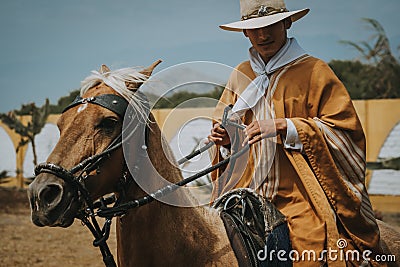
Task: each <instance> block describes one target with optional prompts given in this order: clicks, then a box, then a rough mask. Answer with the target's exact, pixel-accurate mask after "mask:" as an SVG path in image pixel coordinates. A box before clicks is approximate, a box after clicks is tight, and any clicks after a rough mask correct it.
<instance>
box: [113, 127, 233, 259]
mask: <svg viewBox="0 0 400 267" xmlns="http://www.w3.org/2000/svg"><path fill="white" fill-rule="evenodd" d="M159 131H160V130H159V128H158V126H156V125H153V127H152V128H151V133H150V139H149V142H148V143H149V147H148V155H149V158H150V160H151V162H152V164H153V166H154V167H155V169H156V170H157V171H158V173H159V174H161V175H162V176H163V177H164V178H165V179H166V180H168V181H170V182H176V181H178V180H179V179H182V177H181V174H180V171H179V170H178V169H177V168H175V167H174V166H172V165H171V164H170V163H169V161H168V160H167V158H166V156H165V155H164V154H163V153H162V151H163V148H162V144H161V143H162V139H161V138H160V132H159ZM164 151H165V150H164ZM166 153H169V152H166ZM140 175H142V176H143V177H146V179H151V178H152V177H150V176H154V175H157V174H155V172H154V169H153V170H147V171H146V173H145V172H142V171H140ZM134 191H136V192H134ZM140 194H143V192H141V191H140V189H139V188H138V187H136V188H132V189H131V191H130V192H128V196H130V198H133V197H134V196H136V197H137V196H138V195H140ZM173 194H175V196H176V199H180V200H182V201H184V202H185V203H188V202H190V201H192V197H191V196H188V195H187V194H184V193H182V192H175V193H173ZM117 237H118V258H119V261H120V265H121V266H133V265H135V266H207V265H211V264H210V261H212V262H214V263H215V262H220V261H226V259H227V258H230V260H228V262H229V261H232V259H234V256H233V252H232V250H231V247H230V245H229V241H228V239H227V237H226V234H225V230H224V228H223V224H222V221H221V220H220V219H219V218H218V215H217V214H216V213H214V212H209V211H208V210H206V209H204V208H201V207H191V208H183V207H177V206H174V205H168V204H164V203H161V202H159V201H154V202H152V203H151V204H148V205H146V206H143V207H140V208H137V209H135V210H131V211H130V212H129V213H128V214H127V215H126V216H124V217H123V218H121V219H120V220H119V221H118V224H117ZM229 264H230V265H231V266H232V262H230V263H229ZM221 266H223V265H221Z"/></svg>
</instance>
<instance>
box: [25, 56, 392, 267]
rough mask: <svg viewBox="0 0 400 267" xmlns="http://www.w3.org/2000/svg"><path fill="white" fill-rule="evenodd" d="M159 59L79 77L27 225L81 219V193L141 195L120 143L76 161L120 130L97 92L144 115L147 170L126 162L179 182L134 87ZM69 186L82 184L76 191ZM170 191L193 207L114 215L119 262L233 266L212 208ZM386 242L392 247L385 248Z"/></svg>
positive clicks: (387, 234) (388, 234) (33, 190)
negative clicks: (96, 158)
mask: <svg viewBox="0 0 400 267" xmlns="http://www.w3.org/2000/svg"><path fill="white" fill-rule="evenodd" d="M158 63H159V61H157V62H155V63H154V64H153V65H151V66H150V67H149V68H147V69H144V70H142V71H141V72H138V71H134V70H132V69H124V70H120V71H114V72H111V71H110V70H109V69H108V68H107V67H105V66H102V68H101V70H100V72H98V73H95V74H93V75H92V76H89V77H88V78H86V79H85V81H83V84H82V90H81V95H82V99H81V100H79V101H78V102H75V104H73V105H72V106H70V107H68V108H67V110H66V111H65V112H64V113H63V114H62V116H61V117H60V119H59V121H58V128H59V130H60V140H59V142H58V143H57V145H56V147H55V149H54V150H53V152H52V153H51V155H50V156H49V157H48V160H47V161H48V162H51V164H47V165H44V166H42V167H41V170H40V171H39V172H38V175H37V177H36V178H35V180H34V182H33V183H32V184H31V185H30V187H29V191H28V194H29V198H30V203H31V209H32V221H33V223H34V224H36V225H38V226H60V227H68V226H70V225H71V224H72V223H73V221H74V219H75V218H77V217H79V218H80V215H79V214H80V212H81V210H82V209H84V208H85V201H84V199H88V198H90V199H93V200H95V199H98V198H100V197H102V196H104V195H106V194H108V193H112V192H115V193H117V196H118V197H121V198H122V197H124V198H125V201H129V200H132V199H136V198H138V197H141V196H144V195H146V193H145V192H144V191H143V190H142V189H141V188H140V187H139V186H138V185H137V184H136V183H135V182H127V181H129V180H131V179H132V177H130V174H129V172H127V169H126V164H125V160H124V153H123V150H122V148H121V147H117V148H116V149H113V150H109V151H108V153H107V158H106V159H105V160H102V161H101V162H100V164H97V166H96V168H89V169H83V170H82V168H84V164H83V162H87V160H88V159H93V155H99V154H101V153H102V151H104V150H107V149H108V148H109V145H110V143H113V140H116V139H118V136H119V135H120V133H121V131H122V128H123V127H122V121H123V120H122V119H123V118H122V117H123V112H122V113H119V112H121V110H119V109H118V108H117V109H113V108H112V107H111V108H110V105H111V106H112V105H113V104H116V103H117V102H118V101H119V99H118V98H113V97H109V99H111V103H112V104H110V103H108V104H107V103H103V102H104V101H103V100H104V99H103V98H104V97H103V96H104V95H114V96H123V97H124V98H126V99H127V100H129V101H130V103H133V104H134V105H135V106H136V108H137V112H138V114H139V115H138V116H136V119H137V120H139V121H140V120H143V119H144V120H146V124H147V127H148V129H149V130H148V131H147V133H148V134H147V136H146V137H147V142H146V146H147V155H148V160H150V161H151V162H150V163H151V165H152V166H154V168H147V167H146V166H145V165H146V164H145V163H149V162H145V163H143V162H140V159H138V158H135V153H131V155H132V157H133V158H130V159H129V160H132V161H139V163H138V167H139V168H140V175H141V176H142V177H149V178H150V177H152V176H154V175H160V176H162V177H163V178H164V179H165V180H167V181H169V182H171V183H175V182H178V181H180V180H182V176H181V173H180V171H179V169H178V168H177V167H176V166H175V165H174V164H173V163H171V162H170V159H171V155H169V154H170V153H171V152H170V151H169V150H168V149H166V147H167V146H165V143H164V142H165V141H164V139H163V138H162V134H161V131H160V129H159V127H158V125H157V124H156V123H155V122H154V118H153V116H152V114H151V113H150V114H149V115H148V118H147V115H146V118H143V117H140V113H141V112H142V111H143V103H142V102H141V100H140V99H138V98H137V96H136V93H135V92H136V90H137V89H138V88H139V86H140V85H141V84H142V83H143V82H144V81H145V80H146V79H147V78H148V77H149V76H150V75H151V73H152V71H153V69H154V68H155V67H156V65H158ZM95 99H97V100H95ZM102 99H103V100H102ZM102 101H103V102H102ZM90 102H93V103H94V104H90ZM137 123H139V122H137ZM137 132H138V134H134V136H132V137H130V140H131V142H132V144H131V145H130V149H132V151H133V152H135V151H139V152H138V154H140V149H141V145H142V144H143V139H144V138H145V136H143V135H141V134H140V131H137ZM138 147H139V148H138ZM79 163H81V164H79ZM72 169H75V170H78V171H76V172H79V171H81V174H82V173H84V176H81V177H80V178H82V181H83V182H82V183H79V184H78V183H77V182H76V183H71V181H70V179H71V177H70V176H69V174H68V171H66V170H72ZM155 180H156V181H157V179H155ZM164 185H165V184H164V183H162V182H160V183H159V184H155V185H153V186H154V188H161V187H163V186H164ZM75 187H82V188H83V189H84V190H83V189H82V188H81V189H82V190H76V188H75ZM121 187H123V190H122V191H121ZM77 192H80V194H78V193H77ZM82 192H88V195H81V194H82ZM122 195H124V196H122ZM173 195H174V197H175V198H177V199H180V200H183V201H184V202H185V203H192V204H193V205H189V206H191V207H186V208H181V207H176V206H173V205H167V204H165V203H163V202H161V201H153V202H151V203H150V204H148V205H146V206H143V207H140V208H137V209H132V210H130V211H129V212H128V213H126V214H125V215H124V216H121V217H120V218H118V219H117V251H118V255H117V256H118V265H119V266H238V262H237V260H236V258H235V254H234V252H233V250H232V247H231V245H230V242H229V240H228V237H227V234H226V231H225V228H224V225H223V222H222V220H221V219H220V217H219V216H218V214H217V212H215V211H212V210H210V209H207V208H204V207H198V206H196V204H195V200H194V198H193V197H192V196H190V195H189V194H184V193H182V192H179V191H178V192H174V194H173ZM380 227H381V231H382V239H383V240H384V241H385V242H384V243H385V244H384V245H385V248H386V253H387V254H391V252H390V250H391V251H392V252H395V251H396V252H397V254H398V251H399V249H398V246H399V244H398V243H397V244H396V243H395V242H394V241H395V240H399V238H398V236H397V237H396V235H395V234H394V232H393V231H392V230H391V229H390V228H387V227H386V226H385V225H384V224H380ZM386 244H387V245H389V246H391V247H390V249H389V248H388V247H387V246H386ZM396 245H397V247H395V246H396ZM397 257H399V255H397Z"/></svg>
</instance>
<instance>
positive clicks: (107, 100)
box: [62, 94, 129, 118]
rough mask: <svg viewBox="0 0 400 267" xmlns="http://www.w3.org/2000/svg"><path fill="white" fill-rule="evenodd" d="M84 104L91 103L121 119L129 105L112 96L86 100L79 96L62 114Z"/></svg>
mask: <svg viewBox="0 0 400 267" xmlns="http://www.w3.org/2000/svg"><path fill="white" fill-rule="evenodd" d="M85 103H92V104H96V105H99V106H102V107H104V108H106V109H108V110H111V111H113V112H114V113H115V114H117V115H118V116H120V117H121V118H123V117H124V115H125V111H126V109H127V107H128V105H129V103H128V101H126V99H124V98H123V97H121V96H118V95H113V94H105V95H99V96H92V97H88V98H82V97H80V96H77V97H76V98H75V100H74V101H73V102H72V103H71V104H69V105H68V106H67V107H66V108H65V109H64V110H63V112H62V113H64V112H65V111H67V110H69V109H70V108H73V107H75V106H77V105H80V104H85Z"/></svg>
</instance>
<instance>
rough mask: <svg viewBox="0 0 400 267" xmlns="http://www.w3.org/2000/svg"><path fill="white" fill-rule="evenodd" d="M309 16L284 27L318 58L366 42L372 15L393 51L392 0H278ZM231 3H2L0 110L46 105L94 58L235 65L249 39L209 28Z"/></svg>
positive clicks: (235, 0)
mask: <svg viewBox="0 0 400 267" xmlns="http://www.w3.org/2000/svg"><path fill="white" fill-rule="evenodd" d="M286 5H287V7H288V9H289V10H296V9H301V8H305V7H308V8H310V9H311V11H310V13H309V14H308V15H307V16H306V17H304V18H302V19H301V20H300V21H298V22H296V23H294V24H293V26H292V29H291V30H290V31H289V36H294V37H296V38H297V40H298V41H299V43H300V45H301V46H302V47H303V48H304V49H305V50H306V51H308V52H309V53H310V54H311V55H313V56H316V57H319V58H321V59H323V60H325V61H327V62H329V61H330V60H332V59H341V60H350V59H355V58H358V57H359V54H358V53H357V51H355V50H354V49H352V48H351V47H349V46H346V45H343V44H340V43H339V41H340V40H351V41H366V40H368V37H369V36H370V35H371V31H370V30H369V29H368V28H367V27H366V25H365V24H364V23H363V22H362V20H361V19H362V18H365V17H367V18H373V19H376V20H378V21H379V22H380V23H381V24H382V26H383V27H384V29H385V31H386V34H387V35H388V37H389V40H390V42H391V45H392V49H393V52H394V54H395V55H396V56H398V50H397V47H398V46H399V45H400V27H399V26H398V25H400V23H399V22H400V21H399V15H398V10H399V9H400V1H399V0H380V1H378V0H362V1H360V0H358V1H356V0H336V1H331V0H286ZM239 13H240V11H239V0H202V1H193V0H153V1H143V0H141V1H138V0H114V1H109V0H68V1H60V0H35V1H31V0H2V1H1V2H0V36H1V37H0V59H1V60H0V93H1V97H0V112H8V111H9V110H13V109H18V108H20V106H21V104H26V103H29V102H35V103H36V104H37V105H38V106H40V105H42V104H43V103H44V100H45V99H46V98H49V99H50V102H51V103H53V104H55V103H56V102H57V100H58V98H60V97H61V96H65V95H68V94H69V92H70V91H72V90H74V89H77V88H79V85H80V81H82V80H83V79H84V78H85V77H86V76H88V75H89V74H90V71H91V70H97V69H98V68H99V67H100V65H101V64H107V65H108V66H110V67H111V68H112V69H115V68H122V67H131V66H147V65H150V64H151V63H152V62H153V61H155V60H157V59H162V60H163V63H162V64H161V65H160V66H159V67H158V68H157V71H161V70H163V69H165V68H168V67H171V66H174V65H175V64H181V63H184V62H191V61H213V62H217V63H222V64H226V65H229V66H235V65H237V64H239V63H240V62H241V61H244V60H247V54H248V48H249V47H250V45H249V42H248V40H247V39H246V38H245V37H244V35H243V34H242V33H237V32H227V31H223V30H221V29H219V28H218V25H220V24H224V23H228V22H233V21H237V20H238V19H239V18H240V14H239Z"/></svg>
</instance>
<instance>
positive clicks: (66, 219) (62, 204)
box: [28, 173, 79, 227]
mask: <svg viewBox="0 0 400 267" xmlns="http://www.w3.org/2000/svg"><path fill="white" fill-rule="evenodd" d="M28 197H29V201H30V206H31V216H32V222H33V223H34V224H35V225H37V226H61V227H68V226H70V225H71V224H72V223H73V221H74V217H75V215H76V213H77V211H78V208H79V201H78V197H77V195H76V192H75V191H74V190H71V188H70V186H69V185H68V184H66V183H65V182H64V181H63V180H61V179H59V178H57V177H55V176H54V175H52V174H48V173H42V174H39V175H38V176H37V177H36V178H35V180H34V181H33V182H32V183H31V184H30V186H29V189H28Z"/></svg>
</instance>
